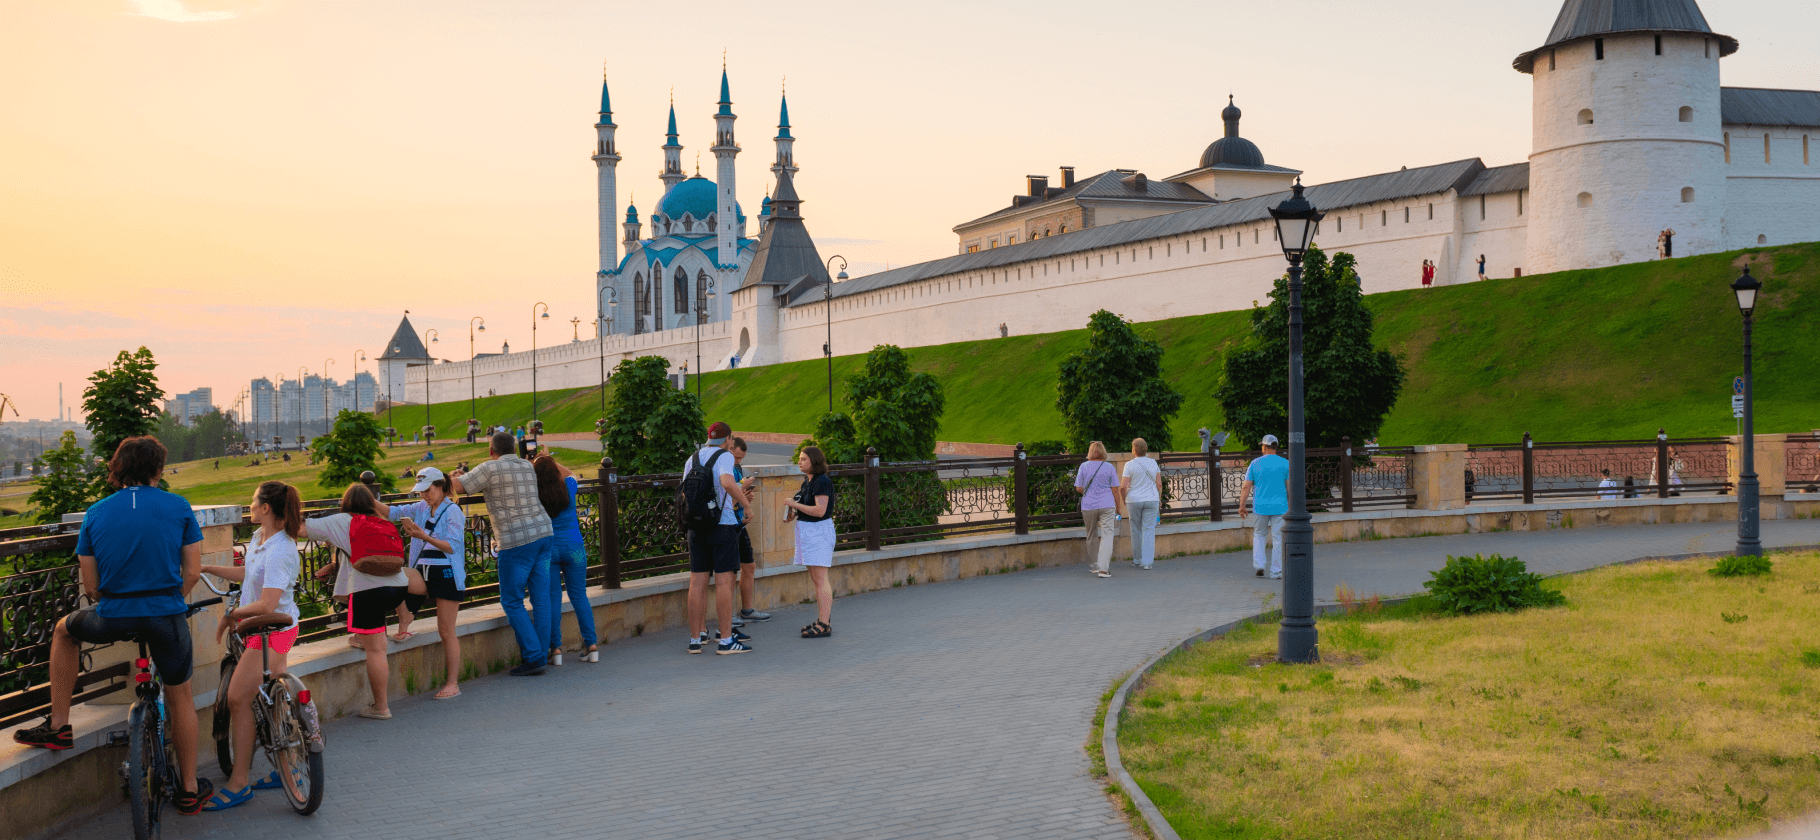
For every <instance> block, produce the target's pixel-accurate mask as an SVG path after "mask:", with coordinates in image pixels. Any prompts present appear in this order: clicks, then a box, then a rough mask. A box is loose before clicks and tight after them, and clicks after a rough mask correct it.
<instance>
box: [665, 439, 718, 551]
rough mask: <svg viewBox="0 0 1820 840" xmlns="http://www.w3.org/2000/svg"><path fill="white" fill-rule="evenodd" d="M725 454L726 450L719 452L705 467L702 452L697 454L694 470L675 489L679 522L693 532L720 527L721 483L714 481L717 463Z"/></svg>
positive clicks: (702, 531)
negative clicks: (719, 495) (719, 493)
mask: <svg viewBox="0 0 1820 840" xmlns="http://www.w3.org/2000/svg"><path fill="white" fill-rule="evenodd" d="M725 454H727V452H726V450H724V449H723V450H721V451H719V452H716V453H714V454H713V455H710V456H708V463H706V464H703V463H702V462H701V453H700V452H699V451H698V452H696V453H695V455H694V456H693V463H694V465H695V466H694V469H691V470H689V474H688V475H685V476H683V480H682V484H679V485H677V487H676V519H677V521H678V523H679V524H681V525H682V527H684V528H686V529H688V530H689V531H691V532H694V533H697V534H700V533H705V532H707V531H711V530H713V529H714V526H716V525H719V524H720V500H719V499H718V498H717V497H716V491H717V490H718V489H719V484H720V482H718V481H716V480H715V478H716V477H715V475H714V462H715V461H717V460H719V459H720V456H722V455H725Z"/></svg>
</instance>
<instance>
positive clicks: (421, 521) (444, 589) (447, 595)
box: [387, 467, 468, 700]
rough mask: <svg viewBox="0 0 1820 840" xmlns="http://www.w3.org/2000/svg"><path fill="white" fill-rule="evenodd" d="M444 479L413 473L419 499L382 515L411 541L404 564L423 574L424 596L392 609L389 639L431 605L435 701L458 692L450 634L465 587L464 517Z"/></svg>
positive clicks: (457, 654) (407, 634)
mask: <svg viewBox="0 0 1820 840" xmlns="http://www.w3.org/2000/svg"><path fill="white" fill-rule="evenodd" d="M449 485H450V479H449V478H448V477H447V476H444V475H443V474H442V470H439V469H436V468H435V467H428V468H425V469H424V471H423V472H420V473H418V474H417V484H416V485H415V486H413V487H412V488H411V492H413V493H416V494H417V495H418V497H419V498H420V499H422V501H417V502H412V503H410V504H407V505H388V506H387V510H388V514H387V515H388V517H389V518H390V519H392V520H393V521H395V522H402V523H404V524H403V527H404V532H405V535H406V536H408V537H410V538H411V547H410V555H409V557H408V559H409V560H410V565H411V567H412V568H414V569H416V570H417V572H418V574H421V575H423V580H424V586H425V592H424V594H422V595H410V594H407V595H405V598H404V603H403V604H400V605H399V607H398V633H397V634H396V635H394V636H393V637H392V638H393V639H394V640H396V641H400V642H402V641H404V640H406V639H409V638H411V620H412V619H413V618H414V617H415V616H416V614H417V610H418V609H419V608H420V607H422V606H423V602H424V601H425V600H426V599H433V600H435V601H436V633H437V635H439V636H441V637H442V659H443V668H444V669H445V670H446V671H447V675H446V676H444V677H443V681H442V688H441V689H440V690H438V691H437V692H436V694H435V698H436V699H437V700H450V699H453V698H455V697H457V696H459V695H460V694H461V638H460V636H458V635H457V634H456V632H455V622H456V619H457V618H458V617H459V611H460V610H461V602H462V600H463V598H465V597H466V594H465V593H466V591H467V588H468V575H467V552H466V551H465V548H464V546H463V545H462V543H463V541H464V540H465V538H466V536H467V528H468V525H467V517H466V515H465V514H463V513H462V512H461V506H460V505H457V504H455V500H454V499H451V498H449Z"/></svg>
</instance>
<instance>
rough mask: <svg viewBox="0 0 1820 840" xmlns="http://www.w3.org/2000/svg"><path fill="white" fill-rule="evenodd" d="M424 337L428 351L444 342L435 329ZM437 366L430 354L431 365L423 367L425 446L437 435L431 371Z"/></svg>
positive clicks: (425, 332) (424, 344) (433, 354)
mask: <svg viewBox="0 0 1820 840" xmlns="http://www.w3.org/2000/svg"><path fill="white" fill-rule="evenodd" d="M423 337H424V343H423V346H424V347H425V348H426V349H427V348H428V347H429V346H430V345H432V344H436V343H439V342H441V341H442V333H439V332H437V331H435V330H433V329H432V330H424V331H423ZM435 364H436V354H435V353H431V354H430V363H429V364H427V365H424V366H423V442H424V444H425V445H428V444H429V442H430V439H431V438H432V437H433V436H434V435H435V434H436V424H435V423H432V422H430V369H431V367H433V366H434V365H435ZM472 407H473V406H469V408H472Z"/></svg>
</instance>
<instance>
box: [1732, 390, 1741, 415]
mask: <svg viewBox="0 0 1820 840" xmlns="http://www.w3.org/2000/svg"><path fill="white" fill-rule="evenodd" d="M1732 416H1733V417H1737V418H1740V419H1742V418H1743V417H1744V395H1743V394H1733V395H1732Z"/></svg>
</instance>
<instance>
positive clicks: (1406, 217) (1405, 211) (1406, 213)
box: [1403, 207, 1409, 224]
mask: <svg viewBox="0 0 1820 840" xmlns="http://www.w3.org/2000/svg"><path fill="white" fill-rule="evenodd" d="M1403 224H1409V208H1407V207H1405V208H1403Z"/></svg>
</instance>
